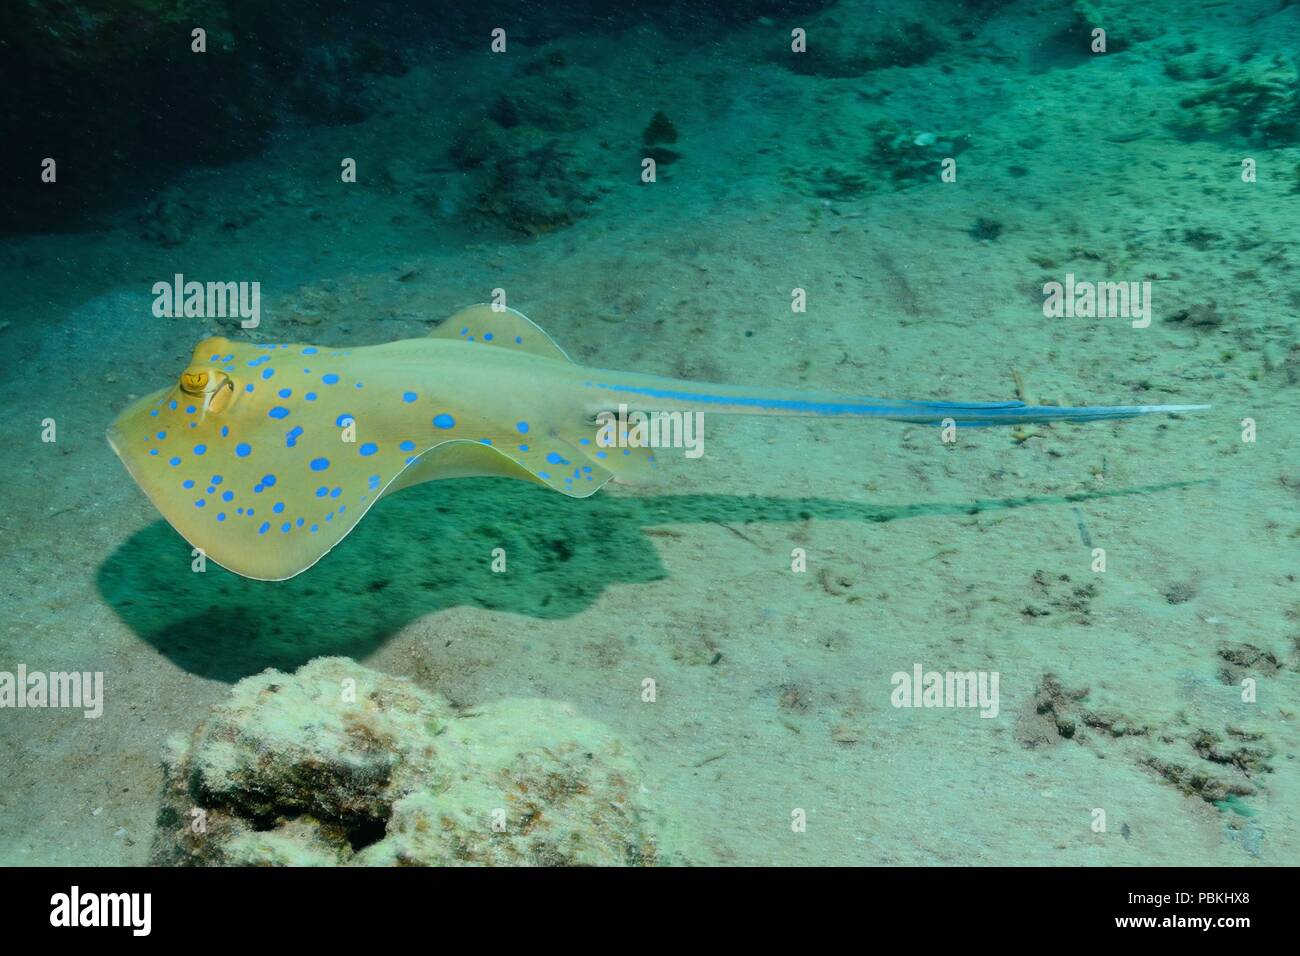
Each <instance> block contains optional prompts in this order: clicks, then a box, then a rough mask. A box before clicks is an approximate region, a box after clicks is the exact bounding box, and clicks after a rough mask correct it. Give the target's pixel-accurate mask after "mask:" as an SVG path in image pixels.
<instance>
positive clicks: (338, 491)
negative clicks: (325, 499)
mask: <svg viewBox="0 0 1300 956" xmlns="http://www.w3.org/2000/svg"><path fill="white" fill-rule="evenodd" d="M341 494H343V489H342V488H335V489H334V490H333V491H331V492H330V497H331V498H337V497H338V496H339V495H341Z"/></svg>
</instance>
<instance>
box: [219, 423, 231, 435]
mask: <svg viewBox="0 0 1300 956" xmlns="http://www.w3.org/2000/svg"><path fill="white" fill-rule="evenodd" d="M229 434H230V426H229V425H222V426H221V437H222V438H225V437H226V436H227V435H229Z"/></svg>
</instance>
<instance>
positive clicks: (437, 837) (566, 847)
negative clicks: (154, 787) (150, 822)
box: [152, 657, 684, 866]
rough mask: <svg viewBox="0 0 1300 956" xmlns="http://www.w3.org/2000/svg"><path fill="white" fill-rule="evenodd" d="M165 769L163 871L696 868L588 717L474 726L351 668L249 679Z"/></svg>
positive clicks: (516, 708)
mask: <svg viewBox="0 0 1300 956" xmlns="http://www.w3.org/2000/svg"><path fill="white" fill-rule="evenodd" d="M164 769H165V781H166V782H165V785H164V793H163V800H162V809H161V811H160V813H159V817H158V829H157V832H156V835H155V839H154V845H153V851H152V861H153V862H154V863H155V864H162V865H234V866H246V865H284V866H289V865H298V866H301V865H325V866H329V865H355V866H389V865H410V866H455V865H467V864H468V865H474V864H483V865H551V866H554V865H599V866H646V865H655V864H664V863H681V862H684V860H683V859H682V858H681V857H680V856H679V855H677V854H676V853H675V852H674V851H671V850H668V849H666V848H665V844H666V837H665V829H664V826H663V825H662V823H661V822H660V821H658V820H657V819H656V818H655V817H654V815H653V814H652V813H651V812H650V810H649V808H648V807H647V806H646V804H645V803H644V800H643V794H644V788H643V787H642V786H641V785H640V781H639V773H638V770H637V767H636V764H635V762H634V760H633V759H632V757H631V755H630V754H629V753H628V752H627V750H626V748H625V747H624V746H623V744H622V743H620V742H619V741H618V740H617V739H616V738H615V737H614V736H613V735H612V734H611V733H610V732H609V731H608V730H607V729H605V728H604V727H602V726H600V725H598V724H596V723H593V722H591V721H589V720H587V719H585V718H583V717H581V716H580V715H579V714H578V713H577V712H576V711H575V710H574V709H573V708H571V707H569V706H567V705H565V704H562V703H557V702H554V701H545V700H502V701H494V702H492V703H490V704H485V705H483V706H482V707H479V708H476V709H474V710H472V711H457V710H456V709H455V708H453V707H452V706H451V705H450V704H449V703H448V702H447V701H445V700H443V699H442V698H440V697H438V696H436V695H434V694H431V693H429V692H427V691H424V690H422V689H420V688H419V687H417V686H415V685H414V684H413V683H411V682H410V681H407V680H402V679H398V678H394V677H389V676H387V675H384V674H381V673H379V672H377V671H373V670H370V669H368V668H366V667H362V666H361V665H359V664H357V663H356V662H354V661H352V660H351V659H349V658H344V657H322V658H317V659H316V660H314V661H311V662H310V663H308V664H306V665H304V666H303V667H301V668H299V670H298V671H297V672H296V673H294V674H285V673H282V672H280V671H275V670H267V671H265V672H263V673H261V674H258V675H256V676H254V677H249V678H246V679H244V680H242V681H240V682H239V683H238V684H236V685H235V686H234V688H233V689H232V691H231V695H230V698H229V700H228V701H226V702H225V703H224V704H222V705H220V706H218V707H217V708H216V709H215V710H214V711H213V712H212V714H211V715H210V716H209V717H208V718H207V719H206V720H204V721H203V722H202V723H201V724H200V725H199V727H198V728H196V729H195V731H194V732H193V733H192V734H191V735H190V736H189V737H188V738H184V737H182V738H174V739H173V740H171V741H169V743H168V753H167V755H166V757H165V760H164Z"/></svg>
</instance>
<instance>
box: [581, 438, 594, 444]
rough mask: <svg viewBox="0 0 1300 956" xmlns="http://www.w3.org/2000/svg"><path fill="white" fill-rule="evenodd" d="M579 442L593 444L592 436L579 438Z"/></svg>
mask: <svg viewBox="0 0 1300 956" xmlns="http://www.w3.org/2000/svg"><path fill="white" fill-rule="evenodd" d="M578 444H579V445H590V444H591V439H590V438H579V439H578Z"/></svg>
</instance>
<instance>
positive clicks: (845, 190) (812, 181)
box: [783, 119, 970, 199]
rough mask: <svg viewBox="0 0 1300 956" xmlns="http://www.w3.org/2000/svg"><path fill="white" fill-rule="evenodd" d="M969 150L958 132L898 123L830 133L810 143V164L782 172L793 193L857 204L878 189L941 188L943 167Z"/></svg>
mask: <svg viewBox="0 0 1300 956" xmlns="http://www.w3.org/2000/svg"><path fill="white" fill-rule="evenodd" d="M969 146H970V136H969V134H967V133H961V132H956V131H949V132H935V131H932V130H919V129H916V128H915V127H912V126H907V125H904V124H902V123H899V122H897V121H895V120H890V119H884V120H877V121H876V122H874V123H864V124H862V125H851V126H847V127H844V126H841V127H829V128H827V129H824V130H823V131H821V132H820V133H819V134H818V136H817V137H816V139H815V140H814V141H811V142H809V143H808V149H809V151H810V152H809V158H808V161H806V162H804V161H800V160H798V159H796V161H795V162H792V163H791V164H790V165H788V166H787V167H786V168H785V169H784V170H783V176H784V179H785V181H786V182H787V183H788V184H789V185H790V186H791V187H793V188H794V189H797V190H798V191H800V192H802V193H804V194H806V195H811V196H816V197H818V198H821V199H853V198H856V197H858V196H861V195H864V194H866V193H868V192H872V191H875V190H878V189H882V188H884V189H905V188H907V187H908V186H914V185H917V184H919V183H923V182H926V181H930V182H935V183H937V182H939V181H940V175H941V173H942V163H943V161H944V160H945V159H951V158H953V157H956V156H957V155H959V154H960V153H961V152H963V151H964V150H965V149H966V148H967V147H969Z"/></svg>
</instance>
